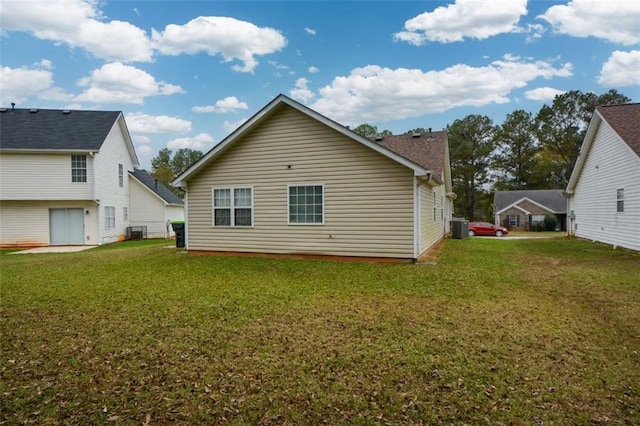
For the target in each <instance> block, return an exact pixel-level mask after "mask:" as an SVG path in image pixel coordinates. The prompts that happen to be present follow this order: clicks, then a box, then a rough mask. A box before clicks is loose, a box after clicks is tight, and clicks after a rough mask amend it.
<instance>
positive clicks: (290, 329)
mask: <svg viewBox="0 0 640 426" xmlns="http://www.w3.org/2000/svg"><path fill="white" fill-rule="evenodd" d="M166 245H167V242H162V241H161V242H146V243H142V244H141V243H134V244H130V243H122V244H117V245H111V246H107V247H102V248H97V249H92V250H89V251H86V252H80V253H70V254H37V255H8V254H7V252H3V253H0V270H1V287H0V296H1V307H2V309H1V315H0V318H1V323H0V331H1V333H2V334H1V339H2V340H1V343H2V347H1V358H0V371H1V373H0V391H1V398H0V423H2V424H4V423H7V424H15V423H35V424H56V423H65V424H101V423H105V424H174V423H179V424H185V423H192V424H197V423H206V424H219V423H226V422H228V423H234V424H314V425H315V424H319V423H325V422H326V423H329V424H338V423H350V424H353V423H355V424H372V423H380V424H385V423H389V424H422V423H424V424H434V423H435V424H451V423H466V424H478V423H491V424H590V423H595V424H599V423H607V422H611V423H614V424H639V423H640V408H639V407H640V355H639V352H640V254H639V253H632V252H628V251H624V250H615V251H614V250H612V249H611V248H610V247H609V246H604V245H599V244H593V243H588V242H583V241H576V240H571V239H566V238H552V239H541V240H540V239H539V240H511V241H509V240H506V239H501V240H496V239H482V238H473V239H469V240H447V241H446V242H445V243H444V244H443V245H442V247H441V250H440V252H439V255H438V259H437V265H435V266H434V265H423V266H416V265H388V264H386V265H382V264H362V263H339V262H329V261H312V260H308V261H307V260H293V259H263V258H246V257H245V258H237V257H222V256H220V257H218V256H196V255H189V254H185V253H183V252H180V251H178V250H176V249H172V248H165V246H166Z"/></svg>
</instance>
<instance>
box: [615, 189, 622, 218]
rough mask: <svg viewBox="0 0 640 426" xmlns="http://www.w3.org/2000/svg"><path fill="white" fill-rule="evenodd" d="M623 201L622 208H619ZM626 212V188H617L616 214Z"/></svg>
mask: <svg viewBox="0 0 640 426" xmlns="http://www.w3.org/2000/svg"><path fill="white" fill-rule="evenodd" d="M620 202H622V210H618V205H619V203H620ZM623 213H624V188H616V214H623Z"/></svg>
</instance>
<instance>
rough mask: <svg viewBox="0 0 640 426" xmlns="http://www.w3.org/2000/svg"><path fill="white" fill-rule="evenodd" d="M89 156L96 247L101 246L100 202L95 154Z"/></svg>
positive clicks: (91, 153)
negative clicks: (96, 216) (95, 222)
mask: <svg viewBox="0 0 640 426" xmlns="http://www.w3.org/2000/svg"><path fill="white" fill-rule="evenodd" d="M89 156H90V157H91V170H92V173H93V176H91V179H92V181H93V182H92V184H93V185H92V186H93V190H92V192H93V202H94V203H96V213H98V218H97V219H96V220H97V227H98V241H97V243H98V245H99V246H100V245H102V211H101V209H100V200H99V199H98V179H97V175H96V154H95V152H90V153H89Z"/></svg>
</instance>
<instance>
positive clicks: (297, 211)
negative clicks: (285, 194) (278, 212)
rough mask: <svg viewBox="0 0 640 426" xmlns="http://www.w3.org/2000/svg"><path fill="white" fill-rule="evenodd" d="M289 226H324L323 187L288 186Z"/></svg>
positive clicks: (320, 185)
mask: <svg viewBox="0 0 640 426" xmlns="http://www.w3.org/2000/svg"><path fill="white" fill-rule="evenodd" d="M289 224H290V225H322V224H324V185H322V184H319V185H289Z"/></svg>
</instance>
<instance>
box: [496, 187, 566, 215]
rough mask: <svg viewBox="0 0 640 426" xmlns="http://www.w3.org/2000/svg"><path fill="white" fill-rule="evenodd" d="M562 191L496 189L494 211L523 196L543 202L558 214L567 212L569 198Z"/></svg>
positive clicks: (539, 202)
mask: <svg viewBox="0 0 640 426" xmlns="http://www.w3.org/2000/svg"><path fill="white" fill-rule="evenodd" d="M562 192H563V190H562V189H529V190H516V191H496V193H495V194H494V196H493V208H494V213H497V212H499V211H500V210H502V209H504V208H505V207H508V206H510V205H511V204H513V203H515V202H517V201H519V200H521V199H523V198H528V199H530V200H532V201H535V202H536V203H538V204H542V205H543V206H545V207H546V208H548V209H549V210H551V211H553V212H554V213H556V214H565V213H567V199H566V198H565V197H564V196H563V195H562Z"/></svg>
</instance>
